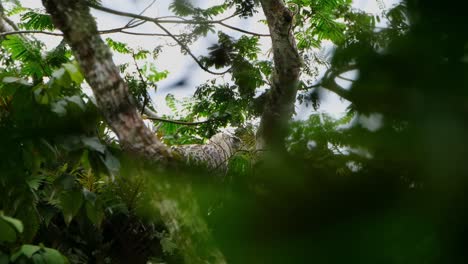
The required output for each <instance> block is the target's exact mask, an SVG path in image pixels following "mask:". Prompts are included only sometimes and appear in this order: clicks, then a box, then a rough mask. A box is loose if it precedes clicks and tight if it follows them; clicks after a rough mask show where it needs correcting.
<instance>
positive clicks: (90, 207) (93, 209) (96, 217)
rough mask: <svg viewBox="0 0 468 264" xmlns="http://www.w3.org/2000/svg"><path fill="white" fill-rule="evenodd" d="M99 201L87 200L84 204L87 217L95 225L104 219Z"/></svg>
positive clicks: (98, 224)
mask: <svg viewBox="0 0 468 264" xmlns="http://www.w3.org/2000/svg"><path fill="white" fill-rule="evenodd" d="M100 205H101V204H100V203H99V202H95V203H94V204H93V203H92V202H89V201H87V202H86V204H85V209H86V215H87V216H88V219H89V220H90V221H91V222H92V223H93V224H94V225H96V226H100V225H101V223H102V220H103V219H104V210H103V208H102V206H100Z"/></svg>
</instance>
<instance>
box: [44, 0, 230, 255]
mask: <svg viewBox="0 0 468 264" xmlns="http://www.w3.org/2000/svg"><path fill="white" fill-rule="evenodd" d="M43 4H44V6H45V7H46V9H47V12H48V13H49V14H50V15H51V17H52V20H53V22H54V24H55V26H56V27H57V28H59V29H60V30H61V31H62V32H63V34H64V37H65V40H66V41H67V43H68V44H69V45H70V46H71V48H72V50H73V53H74V55H75V58H76V60H77V61H78V62H79V64H80V66H81V70H82V71H83V74H84V76H85V78H86V81H87V82H88V83H89V84H90V86H91V88H92V89H93V92H94V95H95V97H96V100H97V103H98V107H99V109H100V110H101V112H102V114H103V116H104V117H105V119H106V121H107V123H108V124H109V126H110V127H111V128H112V129H113V131H114V132H115V133H116V134H117V136H118V138H119V141H120V144H121V145H122V147H123V149H124V150H126V151H127V152H131V153H135V154H137V155H139V156H140V157H144V158H146V159H148V160H156V161H159V162H160V163H162V164H164V163H166V162H168V161H171V160H172V159H173V158H172V153H171V151H170V149H169V148H168V147H167V146H166V145H164V144H163V143H162V142H160V141H159V140H158V139H157V138H156V137H155V136H154V135H153V134H152V133H151V131H150V130H149V129H148V128H147V127H146V126H145V125H144V123H143V120H142V119H141V117H140V115H139V114H138V111H137V109H136V107H135V106H134V105H133V104H132V103H131V100H130V97H129V93H128V88H127V85H126V83H125V82H124V80H123V79H122V78H121V76H120V74H119V71H118V69H117V67H116V66H115V64H114V62H113V61H112V54H111V52H110V50H109V48H108V47H107V46H106V45H105V43H104V42H103V41H102V39H101V37H100V36H99V34H98V31H97V26H96V22H95V20H94V18H93V17H92V16H91V14H90V10H89V7H88V6H87V2H86V1H85V0H43ZM157 181H158V182H157V184H156V186H155V190H154V191H155V194H154V199H153V201H152V202H153V203H154V205H155V207H156V208H158V209H159V213H160V216H161V218H162V220H163V221H164V223H165V225H166V227H167V229H168V232H169V237H170V240H171V241H172V242H173V243H175V244H176V247H177V249H178V251H179V252H180V254H181V255H182V257H183V259H184V263H225V260H224V257H223V254H222V253H221V252H220V251H219V250H218V249H217V248H216V246H214V245H213V244H212V243H211V240H212V239H211V236H210V232H209V230H208V227H207V226H206V223H205V221H204V220H203V217H201V214H200V212H199V210H198V205H197V202H196V200H195V199H193V198H194V195H193V193H192V191H191V187H190V186H189V185H188V184H187V183H184V184H183V183H179V184H176V183H175V182H172V181H171V180H170V179H166V178H164V177H159V178H158V179H157ZM182 205H183V206H182Z"/></svg>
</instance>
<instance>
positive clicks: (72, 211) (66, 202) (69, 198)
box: [60, 190, 83, 225]
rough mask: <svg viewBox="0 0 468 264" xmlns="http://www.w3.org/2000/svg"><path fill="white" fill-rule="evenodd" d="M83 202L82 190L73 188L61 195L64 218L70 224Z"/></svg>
mask: <svg viewBox="0 0 468 264" xmlns="http://www.w3.org/2000/svg"><path fill="white" fill-rule="evenodd" d="M82 203H83V193H82V192H81V190H72V191H69V192H65V193H64V194H62V195H61V196H60V206H61V208H62V213H63V218H64V220H65V223H66V224H67V225H68V224H70V222H71V221H72V220H73V217H75V216H76V214H77V213H78V211H79V210H80V208H81V205H82Z"/></svg>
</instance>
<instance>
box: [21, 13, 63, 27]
mask: <svg viewBox="0 0 468 264" xmlns="http://www.w3.org/2000/svg"><path fill="white" fill-rule="evenodd" d="M21 21H22V23H20V24H19V26H20V27H22V28H24V29H27V30H46V29H47V30H53V29H54V28H55V27H54V24H53V23H52V19H51V18H50V16H49V15H47V14H41V13H37V12H34V11H30V12H27V13H25V14H23V15H22V16H21Z"/></svg>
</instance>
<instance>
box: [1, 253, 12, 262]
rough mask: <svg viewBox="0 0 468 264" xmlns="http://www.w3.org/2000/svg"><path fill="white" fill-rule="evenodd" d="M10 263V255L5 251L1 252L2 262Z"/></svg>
mask: <svg viewBox="0 0 468 264" xmlns="http://www.w3.org/2000/svg"><path fill="white" fill-rule="evenodd" d="M8 263H10V257H9V256H8V255H7V254H4V253H3V252H0V264H8Z"/></svg>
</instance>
